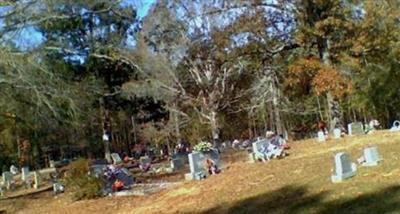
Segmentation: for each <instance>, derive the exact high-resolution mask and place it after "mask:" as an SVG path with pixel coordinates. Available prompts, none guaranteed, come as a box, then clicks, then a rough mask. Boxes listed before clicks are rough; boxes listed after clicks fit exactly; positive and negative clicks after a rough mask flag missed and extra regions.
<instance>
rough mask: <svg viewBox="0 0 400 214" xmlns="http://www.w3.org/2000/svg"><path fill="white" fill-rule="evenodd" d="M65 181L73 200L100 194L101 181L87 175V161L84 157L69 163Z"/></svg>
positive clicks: (90, 197)
mask: <svg viewBox="0 0 400 214" xmlns="http://www.w3.org/2000/svg"><path fill="white" fill-rule="evenodd" d="M65 181H66V184H67V188H68V189H70V190H71V191H72V192H73V197H74V199H75V200H81V199H92V198H96V197H99V196H101V193H102V187H103V182H102V180H101V179H99V178H95V177H93V176H90V175H89V161H88V160H86V159H78V160H76V161H74V162H72V163H71V164H70V166H69V170H68V172H67V173H66V177H65Z"/></svg>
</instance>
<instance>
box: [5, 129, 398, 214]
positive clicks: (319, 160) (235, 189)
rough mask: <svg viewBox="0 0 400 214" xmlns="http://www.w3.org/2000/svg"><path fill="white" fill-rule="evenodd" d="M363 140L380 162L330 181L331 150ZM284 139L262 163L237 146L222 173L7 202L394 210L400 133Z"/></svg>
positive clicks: (155, 209)
mask: <svg viewBox="0 0 400 214" xmlns="http://www.w3.org/2000/svg"><path fill="white" fill-rule="evenodd" d="M368 145H377V146H378V150H379V152H380V154H381V156H382V158H383V161H382V162H381V163H380V164H379V165H378V166H376V167H368V168H367V167H359V168H358V172H357V175H356V176H355V177H353V178H351V179H349V180H346V181H344V182H342V183H336V184H334V183H332V182H331V181H330V176H331V175H332V170H333V156H334V154H335V153H336V152H339V151H344V152H347V153H349V154H350V155H351V157H352V160H353V161H356V159H357V158H358V157H360V156H361V155H362V149H363V148H364V147H366V146H368ZM291 146H292V148H291V150H290V156H289V157H286V158H284V159H281V160H273V161H270V162H268V163H261V162H260V163H247V160H246V154H245V153H244V152H239V153H234V154H230V155H228V156H227V157H225V158H224V160H225V164H226V166H227V169H226V170H225V171H224V172H223V173H221V174H219V175H217V176H212V177H210V178H208V179H206V180H202V181H192V182H184V183H182V184H180V185H179V186H177V187H175V188H172V189H168V190H164V191H162V192H160V193H157V194H153V195H151V196H147V197H119V198H112V197H106V198H102V199H97V200H89V201H79V202H70V201H67V200H66V199H63V198H58V199H54V198H51V197H50V198H47V199H40V198H31V199H30V200H31V201H27V200H25V201H13V202H12V203H13V204H14V206H16V205H20V207H21V210H20V212H21V213H95V212H96V213H126V214H133V213H143V214H148V213H307V214H308V213H400V184H399V181H400V179H399V178H400V161H399V154H400V133H391V132H387V131H381V132H377V133H375V134H373V135H365V136H356V137H346V138H344V139H341V140H328V141H327V142H325V143H318V142H316V141H315V140H306V141H297V142H293V143H292V144H291ZM225 156H226V155H225ZM33 202H34V203H33ZM0 203H1V202H0ZM9 203H10V202H9Z"/></svg>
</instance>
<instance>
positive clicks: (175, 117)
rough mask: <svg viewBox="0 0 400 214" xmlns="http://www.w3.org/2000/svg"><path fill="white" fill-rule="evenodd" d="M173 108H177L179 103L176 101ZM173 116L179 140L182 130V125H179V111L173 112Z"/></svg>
mask: <svg viewBox="0 0 400 214" xmlns="http://www.w3.org/2000/svg"><path fill="white" fill-rule="evenodd" d="M173 109H177V104H176V103H175V102H174V103H173ZM171 116H172V118H173V120H174V126H175V127H174V128H175V135H176V139H177V140H178V142H179V140H180V139H181V130H180V126H179V115H178V113H177V112H171Z"/></svg>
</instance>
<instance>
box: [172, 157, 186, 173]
mask: <svg viewBox="0 0 400 214" xmlns="http://www.w3.org/2000/svg"><path fill="white" fill-rule="evenodd" d="M184 164H185V161H184V159H182V158H175V159H172V160H171V168H172V169H173V170H180V169H182V168H183V166H184Z"/></svg>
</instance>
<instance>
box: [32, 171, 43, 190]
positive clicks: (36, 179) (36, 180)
mask: <svg viewBox="0 0 400 214" xmlns="http://www.w3.org/2000/svg"><path fill="white" fill-rule="evenodd" d="M33 182H34V184H33V188H35V189H39V187H40V184H41V178H40V174H39V173H38V172H36V171H35V172H33Z"/></svg>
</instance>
